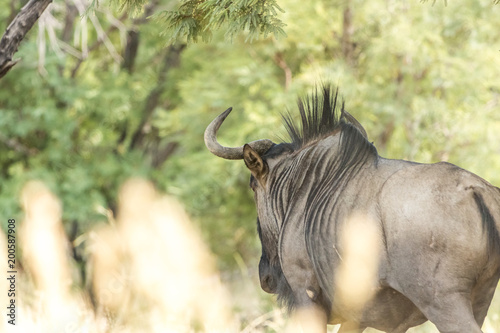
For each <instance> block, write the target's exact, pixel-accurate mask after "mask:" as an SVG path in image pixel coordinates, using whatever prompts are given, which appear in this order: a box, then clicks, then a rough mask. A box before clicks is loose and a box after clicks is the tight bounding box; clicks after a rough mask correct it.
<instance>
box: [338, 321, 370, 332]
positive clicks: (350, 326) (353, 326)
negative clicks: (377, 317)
mask: <svg viewBox="0 0 500 333" xmlns="http://www.w3.org/2000/svg"><path fill="white" fill-rule="evenodd" d="M365 328H366V327H360V326H359V324H357V323H353V322H345V323H343V324H342V325H340V329H339V331H338V332H337V333H362V332H363V331H364V330H365Z"/></svg>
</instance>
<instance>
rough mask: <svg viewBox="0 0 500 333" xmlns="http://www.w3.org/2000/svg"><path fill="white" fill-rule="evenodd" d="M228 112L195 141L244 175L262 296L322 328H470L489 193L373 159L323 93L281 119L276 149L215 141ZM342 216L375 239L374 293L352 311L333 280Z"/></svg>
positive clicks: (485, 293)
mask: <svg viewBox="0 0 500 333" xmlns="http://www.w3.org/2000/svg"><path fill="white" fill-rule="evenodd" d="M230 111H231V109H228V110H227V111H225V112H224V113H222V114H221V115H219V116H218V117H217V118H215V119H214V120H213V121H212V123H211V124H210V125H209V126H208V127H207V129H206V131H205V143H206V145H207V148H208V149H209V150H210V151H211V152H212V153H213V154H215V155H217V156H219V157H222V158H226V159H243V160H244V162H245V164H246V166H247V167H248V169H249V170H250V172H251V178H250V187H251V188H252V190H253V191H254V193H255V203H256V207H257V214H258V232H259V236H260V239H261V243H262V257H261V261H260V264H259V275H260V281H261V286H262V288H263V289H264V290H265V291H266V292H269V293H276V294H277V295H278V300H281V301H282V303H284V304H285V305H287V306H288V308H289V309H295V310H301V309H312V310H313V312H312V313H316V314H319V316H317V318H319V320H320V322H321V324H322V327H324V329H325V331H326V325H327V324H341V329H340V330H341V332H347V331H349V330H350V328H349V327H351V328H352V327H353V326H354V327H356V331H359V332H362V331H363V330H364V328H366V327H373V328H376V329H379V330H383V331H386V332H394V333H398V332H406V330H407V329H408V328H410V327H413V326H416V325H419V324H421V323H423V322H425V321H426V320H430V321H431V322H433V323H434V324H435V325H436V327H437V328H438V329H439V331H440V332H450V333H451V332H454V333H459V332H460V333H462V332H481V326H482V324H483V321H484V319H485V317H486V314H487V311H488V308H489V305H490V303H491V300H492V298H493V295H494V292H495V288H496V286H497V283H498V280H499V277H500V236H499V229H500V189H498V188H496V187H494V186H492V185H491V184H489V183H488V182H486V181H485V180H483V179H481V178H480V177H478V176H476V175H474V174H472V173H470V172H468V171H466V170H463V169H461V168H459V167H457V166H455V165H453V164H450V163H444V162H441V163H436V164H420V163H415V162H408V161H403V160H390V159H385V158H382V157H380V156H379V155H378V153H377V150H376V148H375V147H374V146H373V144H372V143H370V142H369V141H368V140H367V135H366V132H365V130H364V129H363V127H362V126H361V124H360V123H359V122H358V121H357V120H356V119H355V118H354V117H353V116H351V115H350V114H349V113H347V112H346V111H345V110H344V107H343V105H342V107H340V106H338V105H337V92H334V91H332V89H331V88H330V87H322V88H320V89H319V90H318V89H317V90H316V92H315V93H314V94H312V95H310V96H309V97H307V98H306V99H304V100H299V111H300V117H301V124H300V126H298V125H295V124H294V123H293V121H292V118H291V116H290V115H288V116H285V117H284V120H285V126H286V128H287V131H288V133H289V135H290V138H291V142H288V143H281V144H274V143H273V142H271V141H270V140H259V141H254V142H251V143H249V144H245V145H244V146H242V147H235V148H230V147H223V146H221V145H220V144H219V143H218V142H217V139H216V134H217V131H218V129H219V127H220V126H221V124H222V122H223V121H224V119H225V118H226V117H227V116H228V114H229V112H230ZM353 213H362V214H364V215H366V216H369V217H370V221H372V222H371V223H373V224H375V227H376V230H377V233H376V234H377V237H378V238H379V240H380V242H379V244H380V252H379V258H378V260H379V261H378V270H377V274H376V276H377V281H376V291H375V294H374V296H373V297H372V298H371V300H370V301H368V302H367V303H366V304H364V306H363V308H362V309H361V311H360V312H359V313H357V314H354V313H351V312H350V311H349V308H348V307H345V306H344V305H343V304H342V302H339V301H338V298H336V288H335V284H334V281H335V274H336V269H337V268H338V267H339V265H340V264H341V261H342V257H341V255H342V246H341V244H339V234H340V233H341V232H342V230H343V229H344V228H345V226H346V223H349V222H348V221H349V217H350V216H351V215H352V214H353ZM353 323H355V324H354V325H353Z"/></svg>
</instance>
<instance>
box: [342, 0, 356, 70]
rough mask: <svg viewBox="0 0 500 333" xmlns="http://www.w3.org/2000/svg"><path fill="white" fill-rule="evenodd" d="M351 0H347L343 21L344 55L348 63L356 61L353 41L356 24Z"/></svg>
mask: <svg viewBox="0 0 500 333" xmlns="http://www.w3.org/2000/svg"><path fill="white" fill-rule="evenodd" d="M351 2H352V1H351V0H346V2H345V8H344V14H343V16H344V17H343V22H342V39H341V47H342V55H343V56H344V59H345V60H346V62H347V63H348V64H352V63H353V61H354V44H353V42H352V35H353V34H354V26H353V24H352V8H351V6H352V4H351Z"/></svg>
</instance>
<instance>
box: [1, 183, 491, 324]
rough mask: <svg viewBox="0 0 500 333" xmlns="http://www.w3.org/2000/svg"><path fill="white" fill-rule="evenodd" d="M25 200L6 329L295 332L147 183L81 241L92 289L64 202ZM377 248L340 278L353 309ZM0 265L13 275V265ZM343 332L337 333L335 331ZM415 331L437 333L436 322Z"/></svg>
mask: <svg viewBox="0 0 500 333" xmlns="http://www.w3.org/2000/svg"><path fill="white" fill-rule="evenodd" d="M21 201H22V204H23V207H24V210H25V218H24V221H22V223H18V234H16V235H18V237H17V238H16V239H17V241H18V250H17V258H18V260H19V261H18V262H17V269H18V271H19V273H18V274H17V281H16V283H17V285H16V289H17V295H16V296H17V297H16V304H17V318H16V319H17V320H16V326H15V327H13V326H11V325H8V324H7V323H6V320H5V318H6V316H5V310H2V318H3V320H2V321H0V332H50V333H53V332H92V333H99V332H244V333H252V332H281V331H285V330H286V328H287V327H288V330H289V331H296V330H294V329H293V328H294V327H295V326H294V324H293V323H294V321H293V318H292V320H288V319H287V318H286V315H285V314H284V313H283V312H282V311H281V310H280V309H277V308H275V307H273V306H272V305H270V304H272V303H270V302H269V298H267V299H266V298H262V296H263V295H264V294H263V292H262V291H261V290H260V288H259V286H258V281H257V279H256V276H254V275H255V274H240V275H237V277H236V278H232V279H229V280H227V279H226V283H224V284H223V283H222V282H221V277H220V274H219V272H218V271H217V269H216V268H215V260H214V258H213V256H212V254H211V253H210V251H209V249H208V247H207V246H206V245H205V244H204V243H203V241H202V240H201V237H200V233H199V231H198V230H197V229H196V228H195V227H194V226H193V224H192V223H191V222H190V220H189V218H188V216H187V215H186V213H185V211H184V210H183V209H182V207H181V206H180V205H179V204H178V203H177V202H176V201H175V200H173V199H172V198H169V197H166V196H163V195H160V194H158V193H157V192H156V191H155V189H154V188H153V187H152V185H151V184H149V183H148V182H145V181H143V180H137V179H136V180H130V181H128V182H127V183H126V184H125V185H124V186H123V188H122V189H121V191H120V197H119V209H118V216H117V217H116V219H115V218H114V217H113V216H112V214H111V213H109V212H108V216H109V224H108V225H106V226H105V227H100V228H97V229H94V230H92V231H91V232H89V233H87V234H85V235H83V236H81V237H80V238H79V239H77V241H78V242H81V241H83V242H85V244H86V249H87V251H88V255H89V260H88V263H87V264H88V266H87V273H88V275H89V277H90V279H89V282H88V283H86V286H85V287H82V281H80V279H79V278H78V276H79V275H78V273H77V269H76V267H75V264H74V262H73V261H72V259H71V256H70V245H71V244H70V243H69V241H68V239H67V237H66V235H65V233H64V229H63V226H62V222H61V204H60V202H59V200H58V199H57V198H56V197H55V196H54V195H53V194H52V193H51V192H50V191H49V190H48V189H47V188H46V187H45V186H44V185H43V184H42V183H39V182H31V183H29V184H27V185H26V186H25V188H24V190H23V193H22V198H21ZM361 221H362V219H361ZM358 227H359V226H358ZM358 227H356V228H358ZM360 228H361V229H362V230H363V231H365V233H363V232H362V231H359V228H358V229H355V230H351V231H348V232H347V233H346V234H349V233H350V232H352V233H355V234H356V235H357V239H358V240H359V237H360V236H359V235H360V234H361V235H365V236H366V237H365V236H363V237H364V238H363V237H362V238H363V239H362V240H361V242H360V244H361V245H369V244H370V242H372V243H373V242H374V238H373V237H372V236H373V235H372V233H370V232H369V229H367V228H366V226H365V225H363V224H362V223H361V227H360ZM367 230H368V232H366V231H367ZM346 244H347V243H346ZM347 247H349V246H347ZM373 247H376V245H374V246H369V247H368V248H366V247H362V246H361V247H359V246H357V245H356V243H353V247H352V249H351V250H352V251H350V253H351V254H349V252H348V253H346V254H345V258H344V261H345V262H346V265H345V267H343V268H342V273H341V274H340V276H341V278H340V279H341V280H342V279H344V281H350V282H353V283H354V284H355V287H353V288H344V289H340V290H341V294H342V293H343V294H344V297H345V298H346V299H359V298H358V296H357V295H352V294H350V292H351V291H352V290H358V291H359V290H364V291H363V292H361V295H362V296H363V297H365V299H364V300H359V301H357V302H355V303H353V304H351V305H350V306H352V307H353V309H356V308H359V307H360V306H361V304H362V302H364V301H366V300H367V299H366V297H369V296H370V290H371V288H372V282H373V280H374V279H373V277H374V275H373V274H374V269H375V267H376V263H375V264H372V265H370V260H371V258H373V257H376V256H374V253H373V252H372V251H370V250H369V249H370V248H373ZM6 249H7V246H6V237H5V235H4V234H3V233H1V232H0V255H1V256H2V258H6V257H7V252H6ZM19 262H21V263H22V267H21V265H20V264H19ZM366 263H368V264H366ZM0 265H3V267H2V269H4V271H7V267H6V262H5V261H3V262H2V263H1V264H0ZM367 267H368V268H367ZM369 267H372V269H369ZM353 270H354V271H356V272H359V271H360V270H361V271H362V272H363V273H362V274H358V273H356V276H359V275H362V276H365V277H367V278H366V279H364V280H358V281H356V280H353V279H350V278H349V277H348V276H349V275H351V273H352V271H353ZM248 275H251V276H252V278H249V277H248ZM351 276H352V275H351ZM370 277H371V278H370ZM339 285H344V283H343V282H341V283H339ZM0 288H1V289H2V290H7V289H8V286H7V281H6V280H5V279H0ZM0 302H1V304H7V302H8V299H7V295H6V292H1V293H0ZM499 316H500V296H499V295H497V297H496V298H495V300H494V302H493V304H492V306H491V309H490V315H489V317H488V319H487V322H486V323H485V326H484V331H485V332H489V333H494V332H499V333H500V318H499ZM337 329H338V328H337V327H330V328H329V332H335V331H336V330H337ZM372 332H375V330H372ZM412 332H414V333H415V332H436V330H435V328H432V325H430V324H427V325H426V326H423V327H420V328H417V329H413V330H412Z"/></svg>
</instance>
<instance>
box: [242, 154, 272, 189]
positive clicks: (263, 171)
mask: <svg viewBox="0 0 500 333" xmlns="http://www.w3.org/2000/svg"><path fill="white" fill-rule="evenodd" d="M243 160H244V161H245V165H246V166H247V168H248V169H249V170H250V172H251V173H252V175H253V176H254V177H255V178H257V180H259V181H261V182H262V181H263V180H264V178H265V176H266V175H267V170H268V168H267V164H266V162H264V160H263V159H262V157H260V155H259V154H258V153H257V152H256V151H255V150H253V149H252V147H250V146H249V145H244V146H243Z"/></svg>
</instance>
